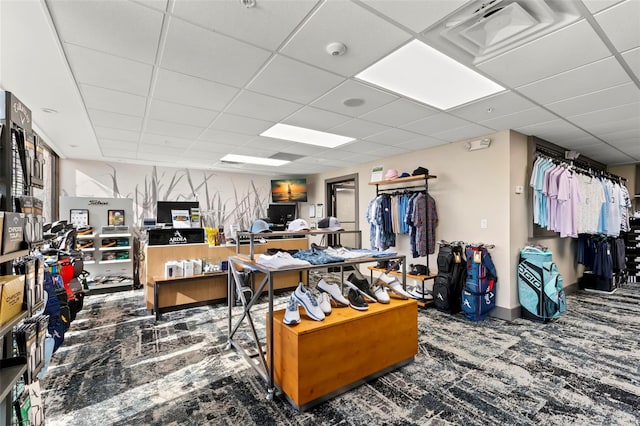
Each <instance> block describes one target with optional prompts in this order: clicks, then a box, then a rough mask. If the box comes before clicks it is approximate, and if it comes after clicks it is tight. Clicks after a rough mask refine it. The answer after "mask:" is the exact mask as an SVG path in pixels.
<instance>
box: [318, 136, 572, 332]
mask: <svg viewBox="0 0 640 426" xmlns="http://www.w3.org/2000/svg"><path fill="white" fill-rule="evenodd" d="M487 136H488V137H490V138H491V146H490V147H489V148H488V149H485V150H479V151H466V150H465V149H464V147H463V144H464V142H465V141H460V142H455V143H450V144H446V145H441V146H437V147H433V148H428V149H425V150H423V151H418V152H412V153H409V154H402V155H398V156H394V157H389V158H387V159H385V160H384V161H375V162H370V163H367V164H363V165H360V166H357V167H355V169H353V168H350V169H343V170H338V171H334V172H331V173H324V174H320V175H316V176H312V177H310V178H309V180H310V182H313V184H312V185H310V187H312V188H313V190H312V191H311V192H310V194H309V197H310V198H309V201H310V202H314V203H323V202H324V180H325V179H330V178H334V177H338V176H342V175H347V174H351V173H354V172H357V173H359V178H360V184H359V190H360V200H359V208H360V221H361V222H360V223H361V225H360V229H361V230H362V239H363V246H364V247H366V248H368V247H370V244H369V226H368V224H367V223H366V220H365V214H366V209H367V205H368V203H369V201H370V200H371V199H372V198H373V197H374V196H375V186H371V185H368V182H369V180H370V176H371V168H372V166H374V165H377V164H383V165H384V168H385V170H386V169H389V168H394V169H398V171H400V172H403V171H406V172H409V173H411V172H412V171H413V170H414V169H415V168H416V167H418V166H423V167H426V168H428V169H429V171H430V173H431V174H433V175H436V176H437V179H433V180H430V181H429V192H430V194H431V195H432V196H433V197H434V198H435V200H436V203H437V209H438V217H439V221H438V227H437V229H436V238H437V239H444V240H448V241H452V240H464V241H467V242H484V243H488V244H495V246H496V247H495V249H493V250H491V256H492V258H493V261H494V263H495V265H496V269H497V272H498V286H497V289H498V290H497V296H496V305H497V307H498V309H496V310H495V311H494V315H495V316H498V317H500V318H505V319H512V318H514V317H517V316H519V311H518V308H519V302H518V292H517V284H516V283H517V281H516V266H517V261H518V254H519V250H520V249H521V248H522V247H524V246H525V245H526V244H527V243H528V242H529V241H530V240H529V238H528V227H527V225H528V219H527V218H528V209H529V208H530V207H529V203H528V201H527V191H528V190H529V187H528V160H527V138H526V136H524V135H521V134H519V133H517V132H513V131H509V130H505V131H501V132H498V133H494V134H491V135H487ZM516 186H523V189H524V191H523V192H522V193H521V194H516V191H515V189H516ZM483 219H486V221H487V228H486V229H483V228H481V226H480V221H481V220H483ZM531 242H532V243H540V244H543V245H546V246H548V247H550V248H551V250H553V253H554V261H556V263H557V264H558V268H559V269H560V272H561V273H562V274H563V275H564V277H565V285H570V284H573V283H575V282H576V277H577V267H576V265H575V262H574V260H573V259H574V247H573V244H572V241H571V239H560V238H545V239H539V240H531ZM395 249H396V250H397V251H399V252H401V253H403V254H405V255H407V257H408V263H417V262H420V263H424V262H425V259H424V258H419V259H411V254H410V246H409V241H408V236H398V238H397V246H396V247H395ZM435 257H436V256H435V255H432V256H430V266H431V271H432V272H436V271H437V268H436V267H435V260H436V259H435Z"/></svg>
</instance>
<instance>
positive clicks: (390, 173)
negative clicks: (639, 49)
mask: <svg viewBox="0 0 640 426" xmlns="http://www.w3.org/2000/svg"><path fill="white" fill-rule="evenodd" d="M397 177H398V171H397V170H396V169H389V170H387V171H386V173H385V174H384V179H385V180H391V179H395V178H397Z"/></svg>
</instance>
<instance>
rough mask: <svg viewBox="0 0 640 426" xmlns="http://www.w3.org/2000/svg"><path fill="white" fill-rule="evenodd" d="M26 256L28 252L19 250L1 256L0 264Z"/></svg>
mask: <svg viewBox="0 0 640 426" xmlns="http://www.w3.org/2000/svg"><path fill="white" fill-rule="evenodd" d="M28 254H29V250H20V251H15V252H13V253H7V254H3V255H2V256H0V263H5V262H11V261H12V260H14V259H17V258H19V257H24V256H26V255H28Z"/></svg>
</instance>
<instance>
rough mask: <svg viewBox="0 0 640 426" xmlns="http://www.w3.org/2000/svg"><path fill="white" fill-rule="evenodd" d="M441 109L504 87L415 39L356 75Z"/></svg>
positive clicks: (463, 102) (498, 90) (489, 93)
mask: <svg viewBox="0 0 640 426" xmlns="http://www.w3.org/2000/svg"><path fill="white" fill-rule="evenodd" d="M356 78H359V79H361V80H364V81H367V82H369V83H372V84H375V85H376V86H380V87H383V88H385V89H388V90H391V91H392V92H396V93H399V94H401V95H404V96H407V97H409V98H412V99H415V100H417V101H420V102H424V103H425V104H428V105H432V106H434V107H436V108H440V109H442V110H447V109H449V108H453V107H456V106H458V105H462V104H465V103H467V102H471V101H474V100H476V99H480V98H484V97H485V96H488V95H492V94H494V93H497V92H500V91H502V90H504V87H502V86H500V85H498V84H496V83H494V82H493V81H491V80H489V79H488V78H486V77H484V76H482V75H480V74H478V73H477V72H475V71H473V70H471V69H470V68H467V67H466V66H464V65H462V64H461V63H459V62H457V61H454V60H453V59H451V58H450V57H448V56H447V55H445V54H443V53H440V52H438V51H437V50H435V49H434V48H432V47H430V46H428V45H426V44H424V43H423V42H421V41H419V40H413V41H411V42H410V43H408V44H406V45H405V46H403V47H401V48H400V49H398V50H396V51H395V52H393V53H391V54H389V55H388V56H386V57H384V58H382V59H381V60H379V61H378V62H376V63H375V64H373V65H371V66H370V67H369V68H367V69H366V70H364V71H362V72H361V73H360V74H358V75H357V76H356Z"/></svg>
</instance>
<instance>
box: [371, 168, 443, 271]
mask: <svg viewBox="0 0 640 426" xmlns="http://www.w3.org/2000/svg"><path fill="white" fill-rule="evenodd" d="M436 177H437V176H434V175H429V174H425V175H416V176H408V177H403V178H396V179H392V180H383V181H376V182H369V185H375V187H376V197H378V196H379V195H401V194H414V193H418V192H422V193H424V195H425V196H426V197H427V200H426V202H427V208H425V221H426V226H427V233H426V238H427V241H426V247H427V254H426V256H425V266H426V268H427V275H431V270H430V269H429V235H428V229H429V208H428V202H429V200H428V197H429V179H435V178H436ZM423 180H424V183H422V181H423ZM416 182H420V183H416ZM407 183H408V184H409V185H407ZM400 185H402V186H400ZM381 186H390V187H387V188H381ZM432 232H433V233H434V235H435V226H434V229H433V230H432ZM433 249H434V250H435V247H433Z"/></svg>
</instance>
